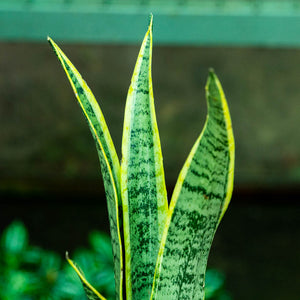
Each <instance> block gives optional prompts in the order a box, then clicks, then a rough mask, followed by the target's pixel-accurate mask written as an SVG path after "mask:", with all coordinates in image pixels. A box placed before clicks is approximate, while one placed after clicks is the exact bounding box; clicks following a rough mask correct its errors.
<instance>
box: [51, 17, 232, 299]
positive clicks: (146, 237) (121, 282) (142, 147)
mask: <svg viewBox="0 0 300 300" xmlns="http://www.w3.org/2000/svg"><path fill="white" fill-rule="evenodd" d="M152 22H153V18H152V16H151V18H150V24H149V27H148V30H147V32H146V35H145V37H144V40H143V43H142V46H141V49H140V52H139V55H138V58H137V62H136V65H135V69H134V72H133V76H132V79H131V84H130V87H129V91H128V95H127V100H126V108H125V120H124V128H123V140H122V160H121V163H120V162H119V159H118V156H117V153H116V150H115V147H114V144H113V142H112V139H111V136H110V133H109V130H108V128H107V125H106V122H105V119H104V116H103V114H102V111H101V109H100V107H99V105H98V103H97V101H96V100H95V97H94V95H93V94H92V92H91V90H90V89H89V87H88V86H87V84H86V83H85V81H84V80H83V79H82V77H81V75H80V74H79V72H78V71H77V69H76V68H75V67H74V66H73V64H72V63H71V62H70V60H69V59H68V58H67V56H66V55H65V54H64V53H63V52H62V50H61V49H60V48H59V47H58V46H57V45H56V44H55V42H54V41H53V40H52V39H51V38H48V40H49V42H50V44H51V46H52V47H53V49H54V51H55V53H56V55H57V57H58V59H59V61H60V62H61V64H62V66H63V69H64V70H65V72H66V74H67V77H68V79H69V81H70V84H71V86H72V88H73V91H74V93H75V95H76V98H77V100H78V102H79V104H80V106H81V108H82V110H83V113H84V115H85V117H86V119H87V121H88V124H89V127H90V130H91V132H92V135H93V137H94V139H95V142H96V147H97V150H98V156H99V160H100V165H101V171H102V176H103V181H104V187H105V192H106V198H107V206H108V214H109V223H110V232H111V242H112V249H113V257H114V272H115V289H116V299H118V300H120V299H127V300H131V299H134V300H148V299H149V300H168V299H170V300H174V299H193V300H197V299H204V296H205V295H204V286H205V272H206V265H207V260H208V254H209V250H210V247H211V244H212V240H213V237H214V234H215V232H216V229H217V227H218V225H219V223H220V221H221V219H222V217H223V215H224V213H225V211H226V209H227V207H228V204H229V202H230V198H231V194H232V189H233V171H234V138H233V133H232V128H231V120H230V115H229V110H228V106H227V102H226V99H225V96H224V92H223V90H222V87H221V84H220V82H219V80H218V78H217V76H216V75H215V73H214V72H213V71H212V70H210V72H209V76H208V80H207V84H206V88H205V91H206V99H207V105H208V113H207V119H206V123H205V125H204V128H203V130H202V132H201V134H200V136H199V137H198V139H197V140H196V142H195V144H194V146H193V148H192V150H191V152H190V154H189V156H188V158H187V160H186V162H185V164H184V166H183V168H182V170H181V172H180V174H179V178H178V181H177V183H176V186H175V189H174V192H173V195H172V198H171V200H170V204H169V203H168V200H167V192H166V185H165V178H164V169H163V160H162V153H161V145H160V139H159V133H158V129H157V123H156V117H155V109H154V99H153V88H152V78H151V61H152ZM67 259H68V261H69V263H70V264H71V265H72V266H73V268H74V269H75V271H76V272H77V274H78V275H79V277H80V279H81V281H82V283H83V287H84V289H85V291H86V295H87V298H88V299H105V297H104V296H102V295H101V294H100V293H99V292H98V291H97V290H96V289H94V288H93V287H92V285H91V284H90V283H88V281H87V280H86V278H85V277H84V274H83V272H82V271H81V270H80V269H79V268H78V267H77V266H76V264H75V263H74V262H73V261H72V260H71V259H70V258H69V257H68V256H67Z"/></svg>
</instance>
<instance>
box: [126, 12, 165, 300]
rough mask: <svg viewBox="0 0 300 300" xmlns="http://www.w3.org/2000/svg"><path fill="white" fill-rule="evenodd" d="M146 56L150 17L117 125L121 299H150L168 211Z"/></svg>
mask: <svg viewBox="0 0 300 300" xmlns="http://www.w3.org/2000/svg"><path fill="white" fill-rule="evenodd" d="M151 60H152V16H151V21H150V25H149V28H148V31H147V33H146V35H145V38H144V41H143V43H142V46H141V49H140V52H139V55H138V59H137V62H136V66H135V69H134V73H133V76H132V80H131V85H130V87H129V91H128V96H127V101H126V108H125V120H124V129H123V142H122V155H123V156H122V164H121V193H122V203H123V217H124V221H123V226H124V241H125V261H126V263H125V266H126V274H125V276H126V293H127V300H130V299H137V300H141V299H149V297H150V294H151V289H152V283H153V276H154V269H155V263H156V259H157V254H158V249H159V241H160V239H161V236H162V233H163V229H164V223H165V219H166V215H167V209H168V202H167V193H166V187H165V179H164V170H163V163H162V154H161V147H160V140H159V134H158V129H157V124H156V117H155V110H154V99H153V89H152V78H151Z"/></svg>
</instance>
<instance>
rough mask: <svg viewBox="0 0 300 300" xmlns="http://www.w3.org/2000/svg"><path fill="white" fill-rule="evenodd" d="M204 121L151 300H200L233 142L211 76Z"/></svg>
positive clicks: (226, 191)
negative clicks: (206, 113)
mask: <svg viewBox="0 0 300 300" xmlns="http://www.w3.org/2000/svg"><path fill="white" fill-rule="evenodd" d="M206 97H207V103H208V116H207V120H206V123H205V126H204V129H203V131H202V133H201V135H200V137H199V138H198V139H197V141H196V143H195V145H194V146H193V148H192V151H191V153H190V155H189V157H188V159H187V161H186V162H185V164H184V167H183V169H182V171H181V173H180V175H179V178H178V181H177V184H176V186H175V190H174V193H173V196H172V199H171V203H170V208H169V214H168V218H167V224H166V229H165V231H164V235H163V238H162V242H161V245H160V250H159V256H158V261H157V266H156V270H155V278H154V284H153V290H152V295H151V299H153V300H154V299H155V300H174V299H193V300H200V299H201V300H202V299H204V284H205V271H206V265H207V259H208V255H209V250H210V247H211V244H212V240H213V237H214V234H215V231H216V229H217V226H218V224H219V222H220V220H221V218H222V216H223V215H224V213H225V211H226V209H227V206H228V204H229V201H230V198H231V194H232V188H233V171H234V139H233V133H232V128H231V120H230V115H229V111H228V106H227V103H226V99H225V96H224V93H223V90H222V87H221V84H220V82H219V80H218V78H217V77H216V75H215V74H214V73H213V71H211V72H210V74H209V78H208V81H207V85H206Z"/></svg>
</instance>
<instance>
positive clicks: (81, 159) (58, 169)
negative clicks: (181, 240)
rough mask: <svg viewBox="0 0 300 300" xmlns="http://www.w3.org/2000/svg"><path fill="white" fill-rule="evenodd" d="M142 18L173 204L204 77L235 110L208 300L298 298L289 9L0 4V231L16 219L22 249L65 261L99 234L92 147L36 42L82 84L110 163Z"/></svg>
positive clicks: (262, 4)
mask: <svg viewBox="0 0 300 300" xmlns="http://www.w3.org/2000/svg"><path fill="white" fill-rule="evenodd" d="M150 12H152V13H153V14H154V33H153V34H154V37H153V38H154V49H153V86H154V97H155V105H156V114H157V121H158V127H159V130H160V138H161V145H162V152H163V156H164V166H165V175H166V183H167V188H168V196H169V199H170V197H171V194H172V190H173V187H174V185H175V183H176V178H177V176H178V174H179V172H180V169H181V167H182V165H183V163H184V161H185V159H186V157H187V155H188V153H189V151H190V149H191V147H192V145H193V143H194V141H195V140H196V138H197V136H198V135H199V133H200V132H201V130H202V127H203V124H204V121H205V115H206V103H205V94H204V86H205V82H206V78H207V75H208V69H209V68H210V67H213V68H214V69H215V71H216V73H217V75H218V76H219V79H220V80H221V83H222V85H223V88H224V91H225V94H226V96H227V100H228V104H229V108H230V112H231V117H232V123H233V129H234V134H235V142H236V168H235V189H234V192H233V198H232V202H231V204H230V206H229V209H228V211H227V213H226V215H225V217H224V219H223V221H222V223H221V226H220V227H219V229H218V231H217V233H216V236H215V240H214V243H213V247H212V251H211V255H210V259H209V268H211V269H216V270H218V271H219V273H220V274H222V276H224V278H225V281H224V282H225V284H226V290H227V291H228V293H227V294H226V295H227V296H224V297H227V298H224V297H223V298H215V299H235V300H248V299H249V300H250V299H251V300H252V299H258V300H260V299H276V300H286V299H292V300H293V299H295V300H297V299H300V298H299V295H300V274H299V269H300V243H299V233H300V226H299V225H300V224H299V216H300V206H299V196H300V139H299V125H300V122H299V115H300V104H299V103H300V102H299V99H300V67H299V66H300V34H299V33H300V1H299V0H286V1H279V0H260V1H257V0H210V1H204V0H203V1H193V0H190V1H188V0H186V1H184V0H180V1H179V0H178V1H175V0H173V1H170V0H168V1H166V0H165V1H163V2H162V1H158V0H148V1H147V0H140V1H137V0H136V1H134V0H123V1H120V0H86V1H82V0H52V1H51V0H10V1H9V0H1V1H0V199H1V204H0V205H1V206H0V233H1V234H2V235H3V236H4V235H5V232H6V231H5V228H8V226H9V225H10V224H12V222H13V221H14V220H19V221H20V222H21V223H17V224H19V227H20V226H21V225H20V224H23V225H22V226H25V227H26V228H27V229H24V230H23V231H22V230H21V231H19V232H27V231H28V233H27V234H28V235H29V237H30V243H32V244H34V245H37V246H39V247H41V248H43V249H46V250H48V251H53V252H55V253H57V254H58V256H59V257H61V258H63V256H64V252H65V251H66V250H68V251H70V252H71V253H72V251H73V252H74V251H76V249H78V248H80V247H86V248H87V247H89V239H88V236H90V232H91V231H93V230H98V231H101V232H106V233H107V232H108V230H109V229H108V218H107V211H106V200H105V197H104V190H103V184H102V178H101V174H100V167H99V163H98V158H97V153H96V149H95V146H94V141H93V139H92V137H91V135H90V132H89V128H88V126H87V124H86V121H85V120H84V117H83V115H82V113H81V111H80V107H79V106H78V105H77V104H76V100H75V97H74V95H73V92H72V90H71V87H70V86H69V83H68V81H67V78H66V76H65V74H64V72H63V70H62V68H61V66H60V64H59V62H58V60H57V58H56V57H55V55H54V53H53V51H52V49H51V48H50V46H49V45H48V43H47V40H46V39H47V36H48V35H49V36H51V37H52V38H53V39H54V40H55V41H56V42H57V43H58V44H59V46H60V47H61V48H62V49H63V51H64V52H65V53H66V54H67V56H68V57H69V58H70V60H71V61H72V62H73V63H74V65H75V66H76V67H77V68H78V70H79V71H80V73H81V74H82V76H83V77H84V78H85V80H86V81H87V83H88V85H89V86H90V88H91V89H92V91H93V93H94V95H95V97H96V99H97V100H98V102H99V104H100V105H101V108H102V111H103V113H104V115H105V118H106V121H107V123H108V127H109V128H110V132H111V135H112V138H113V141H114V143H115V146H116V149H117V152H118V154H119V157H120V152H121V151H120V149H121V137H122V126H123V113H124V107H125V100H126V94H127V89H128V87H129V84H130V79H131V75H132V72H133V68H134V65H135V61H136V57H137V54H138V51H139V46H140V43H141V41H142V39H143V36H144V33H145V31H146V28H147V24H148V16H149V13H150ZM13 224H15V223H13ZM22 226H21V227H20V228H23V227H22ZM26 230H27V231H26ZM21 236H22V234H21ZM23 236H24V234H23ZM16 237H19V235H18V234H17V235H16ZM6 239H7V235H6V237H5V238H3V239H2V246H3V243H4V242H3V241H6ZM18 239H19V238H17V240H18ZM23 240H24V239H23ZM25 240H26V239H25ZM0 265H1V264H0ZM58 265H59V264H56V265H55V266H56V267H55V268H59V266H58ZM0 289H1V286H0ZM57 297H58V298H57V299H63V298H62V297H60V298H59V296H57ZM74 297H75V296H74ZM74 297H73V299H75V298H74ZM228 297H229V298H228ZM0 298H1V297H0ZM1 299H6V298H4V296H2V298H1ZM7 299H19V298H17V296H14V298H13V297H12V296H10V298H9V297H8V298H7ZM20 299H46V298H42V297H38V296H37V298H30V297H29V298H28V297H27V298H25V297H23V298H22V296H21V298H20ZM47 299H48V298H47ZM49 299H52V298H49ZM54 299H56V298H54ZM66 299H67V298H66ZM76 299H77V298H76ZM78 299H79V298H78Z"/></svg>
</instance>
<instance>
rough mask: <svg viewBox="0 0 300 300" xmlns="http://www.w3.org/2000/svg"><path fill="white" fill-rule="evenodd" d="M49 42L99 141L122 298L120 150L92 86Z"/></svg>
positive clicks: (96, 139) (119, 293)
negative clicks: (117, 149) (116, 148)
mask: <svg viewBox="0 0 300 300" xmlns="http://www.w3.org/2000/svg"><path fill="white" fill-rule="evenodd" d="M48 41H49V42H50V44H51V46H52V48H53V49H54V51H55V53H56V55H57V57H58V59H59V60H60V62H61V64H62V66H63V68H64V70H65V72H66V74H67V77H68V79H69V81H70V84H71V86H72V89H73V91H74V93H75V95H76V98H77V100H78V103H79V105H80V107H81V108H82V111H83V113H84V115H85V117H86V119H87V121H88V124H89V127H90V130H91V132H92V135H93V137H94V140H95V143H96V147H97V152H98V156H99V160H100V165H101V171H102V176H103V181H104V187H105V193H106V199H107V206H108V214H109V223H110V232H111V237H112V249H113V255H114V270H115V283H116V296H117V299H122V293H123V292H122V285H123V258H122V244H121V234H120V222H119V210H121V208H122V206H121V195H120V164H119V160H118V157H117V153H116V150H115V147H114V145H113V142H112V139H111V136H110V133H109V131H108V128H107V125H106V122H105V119H104V116H103V114H102V112H101V109H100V107H99V105H98V103H97V101H96V99H95V97H94V95H93V93H92V92H91V90H90V88H89V87H88V86H87V84H86V82H85V81H84V80H83V78H82V77H81V75H80V74H79V72H78V71H77V69H76V68H75V67H74V66H73V64H72V63H71V61H70V60H69V59H68V58H67V56H66V55H65V54H64V53H63V52H62V51H61V49H60V48H59V47H58V46H57V45H56V44H55V43H54V41H53V40H52V39H51V38H48Z"/></svg>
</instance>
